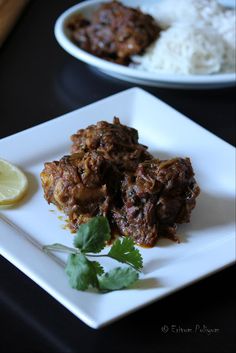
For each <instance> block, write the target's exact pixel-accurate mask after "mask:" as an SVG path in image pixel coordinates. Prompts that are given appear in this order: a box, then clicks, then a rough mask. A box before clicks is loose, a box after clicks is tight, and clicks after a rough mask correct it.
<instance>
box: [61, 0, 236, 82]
mask: <svg viewBox="0 0 236 353" xmlns="http://www.w3.org/2000/svg"><path fill="white" fill-rule="evenodd" d="M147 1H148V2H152V1H156V0H121V2H122V3H124V4H125V5H127V6H132V7H137V6H139V5H140V4H142V3H144V2H147ZM104 2H108V0H89V1H84V2H82V3H80V4H78V5H75V6H73V7H71V8H70V9H68V10H67V11H65V12H64V13H63V14H62V15H61V16H60V17H59V18H58V20H57V22H56V25H55V36H56V39H57V41H58V43H59V44H60V45H61V46H62V48H63V49H65V50H66V51H67V52H68V53H69V54H71V55H73V56H74V57H75V58H77V59H79V60H81V61H84V62H85V63H87V64H90V65H92V66H94V67H96V68H98V69H99V70H101V71H103V72H104V73H106V74H108V75H111V76H114V77H117V78H119V79H122V80H126V81H130V82H134V83H138V84H142V85H149V86H163V87H176V88H195V89H196V88H198V89H199V88H219V87H227V86H234V85H235V78H236V74H235V73H222V74H214V75H186V76H185V75H177V74H164V73H163V74H161V73H160V74H156V73H152V72H146V71H139V70H135V69H132V68H130V67H126V66H122V65H118V64H115V63H111V62H108V61H106V60H103V59H100V58H98V57H96V56H94V55H92V54H89V53H87V52H86V51H84V50H82V49H80V48H79V47H78V46H77V45H75V44H74V43H73V42H72V41H71V40H70V36H69V31H68V30H67V28H66V25H65V24H66V23H67V21H68V19H69V18H70V17H71V16H72V15H73V14H75V13H78V12H80V13H83V14H84V15H85V17H88V18H89V16H90V14H91V13H92V12H93V11H94V10H95V9H96V8H97V7H98V6H99V5H100V4H101V3H104Z"/></svg>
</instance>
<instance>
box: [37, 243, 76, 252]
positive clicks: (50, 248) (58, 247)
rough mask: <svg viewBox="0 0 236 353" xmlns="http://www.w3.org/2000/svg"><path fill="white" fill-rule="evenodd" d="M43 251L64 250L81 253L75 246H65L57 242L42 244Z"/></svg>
mask: <svg viewBox="0 0 236 353" xmlns="http://www.w3.org/2000/svg"><path fill="white" fill-rule="evenodd" d="M43 251H45V252H50V251H56V252H64V253H66V254H81V251H80V250H79V249H77V248H71V247H69V246H65V245H62V244H58V243H56V244H52V245H45V246H43Z"/></svg>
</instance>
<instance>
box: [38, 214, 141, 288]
mask: <svg viewBox="0 0 236 353" xmlns="http://www.w3.org/2000/svg"><path fill="white" fill-rule="evenodd" d="M110 239H111V231H110V226H109V223H108V220H107V219H106V218H105V217H102V216H98V217H94V218H92V219H90V220H89V221H88V222H87V223H85V224H82V225H81V226H80V227H79V229H78V231H77V234H76V236H75V238H74V247H68V246H65V245H62V244H58V243H56V244H52V245H46V246H44V247H43V250H44V251H46V252H50V251H56V252H65V253H68V254H69V255H68V259H67V264H66V267H65V272H66V274H67V276H68V279H69V284H70V286H71V287H72V288H75V289H77V290H83V291H84V290H86V289H88V288H89V287H90V286H91V287H95V288H97V289H98V290H99V291H102V292H107V291H114V290H119V289H123V288H127V287H129V286H130V285H132V284H133V283H135V282H136V281H137V280H138V278H139V271H140V270H141V269H142V267H143V260H142V256H141V254H140V252H139V250H138V249H136V248H135V246H134V242H133V240H132V239H130V238H127V237H125V238H123V239H122V240H121V239H117V240H116V241H115V242H114V243H113V245H112V246H111V248H110V250H109V252H108V253H107V254H99V253H100V252H101V250H103V249H104V248H105V246H106V244H107V241H109V240H110ZM99 257H109V258H111V259H113V260H116V261H118V262H121V263H123V264H125V265H128V267H127V266H126V267H116V268H114V269H112V270H110V271H108V272H105V270H104V268H103V267H102V265H101V264H100V263H99V262H98V261H92V260H91V258H97V259H98V258H99Z"/></svg>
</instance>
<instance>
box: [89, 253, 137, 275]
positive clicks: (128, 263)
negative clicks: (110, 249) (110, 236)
mask: <svg viewBox="0 0 236 353" xmlns="http://www.w3.org/2000/svg"><path fill="white" fill-rule="evenodd" d="M85 255H86V256H89V257H109V258H110V259H112V260H116V261H117V262H121V261H119V260H118V259H116V258H115V257H112V256H110V255H108V254H104V255H95V254H87V253H86V254H85ZM125 263H126V264H127V265H129V266H130V267H132V268H133V269H134V270H135V271H138V272H140V273H141V271H140V270H138V269H137V268H136V267H135V266H134V265H133V264H131V263H130V262H128V261H127V262H125Z"/></svg>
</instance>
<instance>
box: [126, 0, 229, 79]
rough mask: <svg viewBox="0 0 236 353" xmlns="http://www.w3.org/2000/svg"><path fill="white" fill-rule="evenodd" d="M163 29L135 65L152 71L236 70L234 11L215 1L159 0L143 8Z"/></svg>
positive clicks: (211, 72) (186, 72)
mask: <svg viewBox="0 0 236 353" xmlns="http://www.w3.org/2000/svg"><path fill="white" fill-rule="evenodd" d="M141 10H142V11H143V12H146V13H149V14H150V15H152V16H153V17H154V18H155V19H156V21H157V23H158V24H159V26H160V27H161V28H162V29H163V30H162V31H161V33H160V36H159V38H158V39H157V40H156V42H155V43H154V44H153V45H152V46H151V47H149V48H148V50H147V51H146V53H145V54H144V55H142V56H135V57H134V58H133V61H134V62H136V63H138V64H139V65H137V66H136V67H137V68H138V69H141V70H147V71H152V72H165V73H178V74H213V73H217V72H226V71H228V72H230V71H231V72H232V71H235V10H232V9H227V10H226V9H225V8H224V7H223V6H221V5H220V4H219V3H218V2H217V1H216V0H178V1H176V0H160V1H158V2H156V3H151V4H146V5H143V6H142V7H141Z"/></svg>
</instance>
